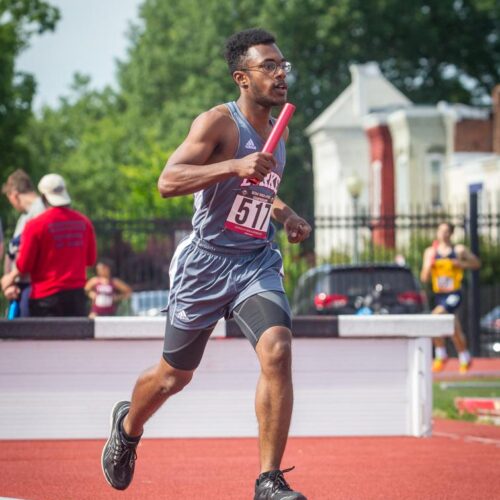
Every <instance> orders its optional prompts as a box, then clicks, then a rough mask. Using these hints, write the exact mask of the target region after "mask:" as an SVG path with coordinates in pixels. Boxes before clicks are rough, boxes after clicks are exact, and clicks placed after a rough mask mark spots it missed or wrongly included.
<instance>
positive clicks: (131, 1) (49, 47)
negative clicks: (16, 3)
mask: <svg viewBox="0 0 500 500" xmlns="http://www.w3.org/2000/svg"><path fill="white" fill-rule="evenodd" d="M48 1H49V3H50V4H52V5H54V6H57V7H59V10H60V11H61V20H60V21H59V23H58V25H57V28H56V31H55V32H54V33H45V34H43V35H41V36H34V37H33V38H32V41H31V46H30V47H29V48H28V49H26V50H25V51H24V52H23V53H22V54H21V55H20V56H19V58H18V60H17V69H18V70H22V71H28V72H30V73H33V74H34V75H35V78H36V80H37V84H38V87H37V95H36V96H35V102H34V108H35V109H39V108H40V106H41V105H42V104H48V105H50V106H55V105H57V102H58V97H59V96H61V95H64V94H67V93H68V88H69V85H70V83H71V81H72V79H73V74H74V73H75V72H77V71H78V72H80V73H84V74H88V75H90V76H91V78H92V86H93V87H96V88H102V87H103V86H105V85H107V84H114V83H115V82H116V79H115V72H116V62H115V61H116V59H123V58H124V57H125V55H126V50H127V45H128V40H127V36H126V33H127V30H128V26H129V23H130V21H135V20H137V19H138V8H139V5H140V4H141V3H142V0H48Z"/></svg>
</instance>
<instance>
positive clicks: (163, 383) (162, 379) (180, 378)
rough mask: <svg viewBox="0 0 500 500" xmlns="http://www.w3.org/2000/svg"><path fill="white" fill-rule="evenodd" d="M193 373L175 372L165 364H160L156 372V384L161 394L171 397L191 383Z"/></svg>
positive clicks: (175, 370) (186, 371) (187, 371)
mask: <svg viewBox="0 0 500 500" xmlns="http://www.w3.org/2000/svg"><path fill="white" fill-rule="evenodd" d="M193 374H194V371H189V370H177V369H175V368H173V367H171V366H169V365H167V363H161V364H160V367H159V369H158V370H157V377H156V378H157V383H158V386H159V390H160V392H161V393H162V394H168V395H172V394H175V393H177V392H180V391H181V390H182V389H183V388H184V387H186V385H188V384H189V382H191V379H192V378H193Z"/></svg>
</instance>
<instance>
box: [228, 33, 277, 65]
mask: <svg viewBox="0 0 500 500" xmlns="http://www.w3.org/2000/svg"><path fill="white" fill-rule="evenodd" d="M275 42H276V39H275V37H274V36H273V35H272V34H271V33H269V32H268V31H265V30H263V29H260V28H251V29H248V30H243V31H239V32H238V33H234V35H231V36H230V37H229V38H228V39H227V40H226V45H225V50H224V58H225V59H226V61H227V65H228V67H229V72H230V73H231V75H232V74H233V73H234V72H235V71H236V70H237V69H239V68H240V66H241V63H242V62H243V60H244V58H245V56H246V53H247V51H248V49H249V48H250V47H253V46H254V45H270V44H272V43H275Z"/></svg>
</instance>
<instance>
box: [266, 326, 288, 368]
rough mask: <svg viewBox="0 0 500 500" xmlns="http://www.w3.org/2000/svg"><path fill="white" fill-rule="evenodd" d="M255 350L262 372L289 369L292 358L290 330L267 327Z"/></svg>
mask: <svg viewBox="0 0 500 500" xmlns="http://www.w3.org/2000/svg"><path fill="white" fill-rule="evenodd" d="M278 328H279V329H278ZM257 352H258V355H259V359H260V363H261V367H262V370H263V371H264V372H266V371H270V372H273V371H284V370H285V371H287V370H289V368H290V366H291V360H292V335H291V332H290V330H288V329H286V328H282V327H277V328H272V329H269V330H268V331H267V332H265V333H264V334H263V335H262V336H261V338H260V340H259V343H258V344H257Z"/></svg>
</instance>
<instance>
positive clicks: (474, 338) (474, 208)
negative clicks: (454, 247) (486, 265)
mask: <svg viewBox="0 0 500 500" xmlns="http://www.w3.org/2000/svg"><path fill="white" fill-rule="evenodd" d="M482 188H483V185H482V184H481V183H480V184H471V185H470V186H469V236H470V249H471V252H472V253H474V254H475V255H477V256H478V257H479V234H478V203H477V199H478V193H479V192H480V191H481V190H482ZM479 303H480V293H479V271H471V286H470V289H469V315H468V316H469V335H470V336H469V338H470V340H471V343H470V349H471V353H472V355H473V356H479V354H480V347H481V346H480V334H481V326H480V314H481V312H480V307H479Z"/></svg>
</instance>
